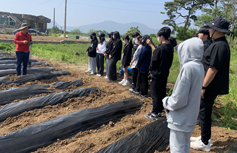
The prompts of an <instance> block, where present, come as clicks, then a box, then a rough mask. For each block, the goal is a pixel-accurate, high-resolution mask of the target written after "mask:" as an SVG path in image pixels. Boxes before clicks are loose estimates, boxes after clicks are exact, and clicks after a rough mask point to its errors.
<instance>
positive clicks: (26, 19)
mask: <svg viewBox="0 0 237 153" xmlns="http://www.w3.org/2000/svg"><path fill="white" fill-rule="evenodd" d="M50 22H51V20H50V19H49V18H47V17H44V16H42V15H40V16H34V15H28V14H16V13H9V12H0V33H3V30H4V29H5V31H6V33H11V32H12V31H13V30H15V29H18V28H20V27H21V24H22V23H27V24H28V25H30V26H31V28H32V29H36V30H38V31H40V32H45V31H46V30H47V23H50Z"/></svg>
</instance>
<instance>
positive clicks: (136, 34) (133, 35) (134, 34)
mask: <svg viewBox="0 0 237 153" xmlns="http://www.w3.org/2000/svg"><path fill="white" fill-rule="evenodd" d="M137 36H140V34H139V33H138V32H134V33H133V34H132V37H133V38H134V37H137Z"/></svg>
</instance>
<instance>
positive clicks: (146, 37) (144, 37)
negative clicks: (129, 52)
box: [139, 35, 150, 41]
mask: <svg viewBox="0 0 237 153" xmlns="http://www.w3.org/2000/svg"><path fill="white" fill-rule="evenodd" d="M147 39H150V36H148V35H144V36H143V37H141V38H140V39H139V40H140V41H142V40H147Z"/></svg>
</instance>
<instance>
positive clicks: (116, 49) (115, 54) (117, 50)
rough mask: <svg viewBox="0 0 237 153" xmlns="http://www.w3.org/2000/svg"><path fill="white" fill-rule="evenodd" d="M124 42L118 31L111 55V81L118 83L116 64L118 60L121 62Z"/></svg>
mask: <svg viewBox="0 0 237 153" xmlns="http://www.w3.org/2000/svg"><path fill="white" fill-rule="evenodd" d="M122 46H123V44H122V41H121V38H120V34H119V32H118V31H115V32H114V33H113V46H112V49H111V51H110V53H109V58H110V60H111V63H110V66H109V81H108V83H111V82H116V81H117V67H116V64H117V62H118V60H121V52H122Z"/></svg>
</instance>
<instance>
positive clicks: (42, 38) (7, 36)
mask: <svg viewBox="0 0 237 153" xmlns="http://www.w3.org/2000/svg"><path fill="white" fill-rule="evenodd" d="M14 37H15V35H11V34H0V39H12V40H13V39H14ZM32 40H34V41H53V42H60V41H62V40H70V41H85V42H88V40H87V39H70V38H64V37H48V36H47V37H46V36H32Z"/></svg>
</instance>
